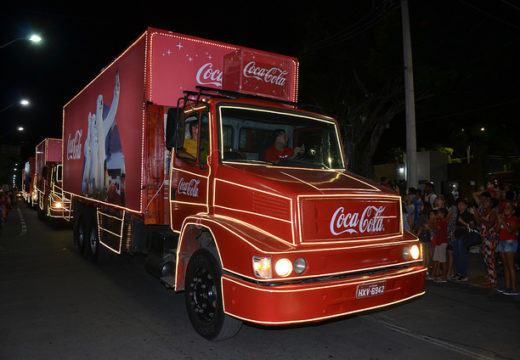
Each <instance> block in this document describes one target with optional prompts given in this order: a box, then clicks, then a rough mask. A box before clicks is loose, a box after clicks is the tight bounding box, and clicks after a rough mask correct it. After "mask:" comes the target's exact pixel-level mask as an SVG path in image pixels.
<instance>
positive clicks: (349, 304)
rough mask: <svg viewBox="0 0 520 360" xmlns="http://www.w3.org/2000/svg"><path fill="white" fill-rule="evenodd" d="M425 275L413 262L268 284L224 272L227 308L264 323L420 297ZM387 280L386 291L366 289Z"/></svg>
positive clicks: (322, 317)
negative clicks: (346, 275)
mask: <svg viewBox="0 0 520 360" xmlns="http://www.w3.org/2000/svg"><path fill="white" fill-rule="evenodd" d="M425 277H426V268H424V267H423V266H413V267H409V268H405V269H394V270H390V271H386V272H383V273H379V274H377V275H370V276H358V277H349V278H343V279H336V280H328V281H317V282H307V283H299V284H291V285H278V286H274V285H272V286H265V285H259V284H256V283H251V282H248V281H245V280H242V279H237V278H235V277H232V276H230V275H227V274H223V276H222V292H223V300H224V311H225V312H226V314H228V315H231V316H233V317H236V318H239V319H242V320H244V321H249V322H252V323H257V324H264V325H284V324H297V323H305V322H314V321H321V320H326V319H330V318H334V317H339V316H343V315H347V314H352V313H357V312H360V311H367V310H372V309H378V308H381V307H384V306H390V305H393V304H398V303H400V302H403V301H407V300H410V299H413V298H415V297H418V296H421V295H423V294H424V286H425ZM382 284H384V292H383V293H380V292H379V293H377V292H376V293H377V294H370V291H368V294H366V292H367V290H366V289H370V288H371V286H372V285H374V286H378V285H382ZM360 289H364V290H360ZM360 294H361V296H360Z"/></svg>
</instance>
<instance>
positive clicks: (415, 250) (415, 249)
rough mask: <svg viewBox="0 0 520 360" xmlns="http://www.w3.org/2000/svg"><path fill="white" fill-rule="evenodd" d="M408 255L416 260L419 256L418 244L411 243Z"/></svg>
mask: <svg viewBox="0 0 520 360" xmlns="http://www.w3.org/2000/svg"><path fill="white" fill-rule="evenodd" d="M410 255H411V256H412V259H414V260H417V259H419V257H420V256H421V250H420V249H419V246H417V245H412V247H411V248H410Z"/></svg>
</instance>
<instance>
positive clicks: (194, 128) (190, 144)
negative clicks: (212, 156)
mask: <svg viewBox="0 0 520 360" xmlns="http://www.w3.org/2000/svg"><path fill="white" fill-rule="evenodd" d="M188 124H189V125H188V126H189V132H188V133H187V134H186V138H185V139H184V142H183V145H182V148H180V149H179V152H178V155H179V157H181V158H185V159H190V160H197V150H199V149H198V147H199V141H200V161H201V162H202V163H205V162H206V157H207V156H208V149H209V143H208V141H207V134H205V133H204V131H203V132H202V137H201V138H200V139H199V122H198V121H189V122H188ZM203 129H204V126H203Z"/></svg>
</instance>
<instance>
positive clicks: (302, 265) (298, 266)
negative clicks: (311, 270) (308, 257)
mask: <svg viewBox="0 0 520 360" xmlns="http://www.w3.org/2000/svg"><path fill="white" fill-rule="evenodd" d="M305 269H307V262H306V261H305V259H304V258H298V259H296V260H294V272H295V273H296V274H298V275H301V274H303V272H304V271H305Z"/></svg>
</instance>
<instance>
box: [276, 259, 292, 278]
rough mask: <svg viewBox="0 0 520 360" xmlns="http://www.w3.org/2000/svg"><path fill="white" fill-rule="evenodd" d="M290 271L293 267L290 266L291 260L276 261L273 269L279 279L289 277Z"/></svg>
mask: <svg viewBox="0 0 520 360" xmlns="http://www.w3.org/2000/svg"><path fill="white" fill-rule="evenodd" d="M292 269H293V266H292V263H291V260H289V259H280V260H278V261H277V262H276V265H275V267H274V270H275V271H276V274H277V275H278V276H281V277H287V276H289V275H291V273H292Z"/></svg>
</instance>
